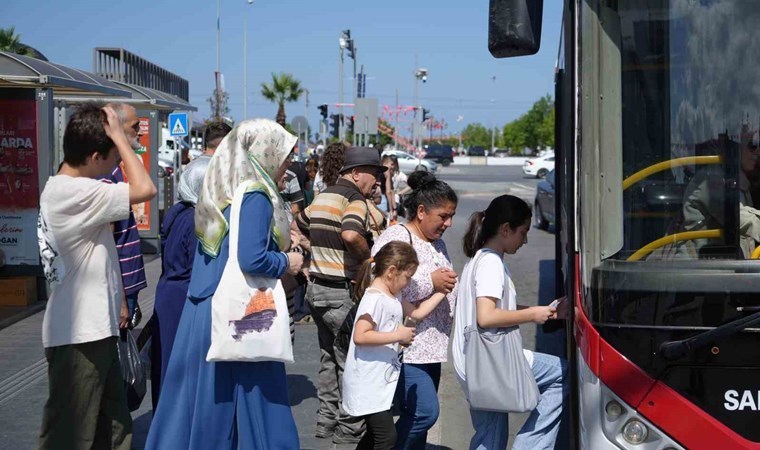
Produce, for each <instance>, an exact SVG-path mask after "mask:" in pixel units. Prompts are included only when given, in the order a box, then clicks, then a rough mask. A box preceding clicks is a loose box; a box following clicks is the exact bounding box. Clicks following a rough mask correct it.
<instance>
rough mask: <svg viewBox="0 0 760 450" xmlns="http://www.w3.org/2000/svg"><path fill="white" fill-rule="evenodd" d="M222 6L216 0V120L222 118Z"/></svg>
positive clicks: (214, 112) (220, 0) (219, 0)
mask: <svg viewBox="0 0 760 450" xmlns="http://www.w3.org/2000/svg"><path fill="white" fill-rule="evenodd" d="M221 8H222V0H217V1H216V73H215V74H214V86H215V89H214V97H215V98H216V111H212V113H213V114H214V118H215V119H216V120H219V119H221V116H222V113H221V110H220V109H219V101H220V100H221V95H219V77H220V76H221V68H220V66H221V64H220V62H221V56H220V54H221V45H220V41H221V33H222V30H221V21H222V19H221V15H220V13H221Z"/></svg>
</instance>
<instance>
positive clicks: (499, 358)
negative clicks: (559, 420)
mask: <svg viewBox="0 0 760 450" xmlns="http://www.w3.org/2000/svg"><path fill="white" fill-rule="evenodd" d="M482 255H483V252H482V251H481V252H479V253H478V254H477V255H476V256H475V258H474V259H473V261H472V279H471V280H470V284H471V286H470V291H471V296H472V318H473V319H472V324H470V325H468V326H467V327H466V328H465V329H464V359H465V375H466V376H465V394H466V396H467V400H468V401H469V402H470V407H471V408H472V409H477V410H483V411H494V412H507V413H510V412H514V413H521V412H528V411H532V410H533V409H535V408H536V405H537V404H538V397H539V392H538V385H537V384H536V379H535V377H534V376H533V371H532V370H531V367H530V365H529V364H528V360H527V359H526V358H525V354H524V353H523V346H522V337H521V336H520V328H519V327H518V326H513V327H508V328H498V329H494V330H484V329H481V328H479V327H478V313H477V297H476V296H475V271H476V270H477V264H478V262H479V261H480V258H481V257H482ZM506 289H507V288H506V286H505V293H506ZM502 295H504V294H502Z"/></svg>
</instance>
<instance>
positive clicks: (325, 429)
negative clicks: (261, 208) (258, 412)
mask: <svg viewBox="0 0 760 450" xmlns="http://www.w3.org/2000/svg"><path fill="white" fill-rule="evenodd" d="M385 170H387V169H386V167H384V166H383V165H382V164H380V157H379V155H378V152H377V150H376V149H373V148H368V147H351V148H349V149H348V150H347V151H346V156H345V162H344V164H343V168H341V170H340V178H338V181H337V183H336V184H335V185H333V186H330V187H328V188H327V189H325V191H324V192H322V193H321V194H319V196H318V197H316V198H315V199H314V202H313V203H312V204H311V205H310V206H309V207H308V208H306V209H305V210H304V211H302V212H301V214H299V216H298V219H297V223H298V227H299V229H300V230H301V232H302V233H303V234H304V235H305V236H307V237H308V238H309V240H310V241H311V265H310V267H309V286H308V288H307V290H306V301H307V303H308V304H309V309H310V310H311V314H312V318H313V319H314V323H315V324H316V325H317V330H318V334H319V348H320V351H321V357H320V362H321V364H320V369H319V386H318V388H317V396H318V397H319V412H318V414H317V431H316V436H317V437H320V438H328V437H330V436H332V437H333V442H334V443H337V444H348V443H356V442H358V441H359V439H360V437H361V433H362V431H363V430H362V429H363V424H362V422H361V420H359V419H356V418H352V417H351V416H349V415H348V414H346V412H345V411H343V409H342V408H341V406H340V405H341V392H340V387H341V381H342V378H343V367H344V364H345V361H346V354H345V351H344V350H341V349H340V348H338V347H337V346H336V345H335V337H336V335H337V333H338V330H339V329H340V327H341V325H342V324H343V321H344V320H345V318H346V315H347V314H348V312H349V310H350V309H351V307H352V306H353V304H354V302H353V298H352V293H353V282H354V279H355V278H356V272H357V270H358V269H359V266H360V265H361V263H362V262H363V261H364V260H366V259H368V258H369V257H370V246H369V244H368V241H367V236H368V235H370V227H369V223H368V222H369V211H368V209H367V202H366V198H367V197H368V196H369V195H370V194H371V193H372V190H373V189H374V187H375V185H376V184H377V176H378V174H380V173H382V172H384V171H385Z"/></svg>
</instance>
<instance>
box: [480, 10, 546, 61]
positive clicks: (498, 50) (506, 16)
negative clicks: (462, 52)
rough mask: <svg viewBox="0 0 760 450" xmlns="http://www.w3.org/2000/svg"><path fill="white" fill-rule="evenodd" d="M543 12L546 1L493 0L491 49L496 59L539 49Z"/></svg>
mask: <svg viewBox="0 0 760 450" xmlns="http://www.w3.org/2000/svg"><path fill="white" fill-rule="evenodd" d="M543 12H544V1H543V0H490V5H489V8H488V50H489V51H490V52H491V54H492V55H493V56H494V57H495V58H510V57H512V56H523V55H533V54H535V53H536V52H538V49H539V48H540V47H541V22H542V17H541V16H542V14H543Z"/></svg>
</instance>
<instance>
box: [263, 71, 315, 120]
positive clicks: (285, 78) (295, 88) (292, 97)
mask: <svg viewBox="0 0 760 450" xmlns="http://www.w3.org/2000/svg"><path fill="white" fill-rule="evenodd" d="M303 94H304V89H303V88H302V87H301V82H300V81H298V80H296V79H295V78H294V77H293V75H292V74H289V73H283V72H281V73H280V74H279V75H278V74H274V73H273V74H272V83H271V84H270V83H261V95H262V97H264V98H265V99H267V100H269V101H270V102H272V103H277V116H276V117H275V120H276V121H277V123H279V124H280V125H282V126H285V119H286V116H285V103H290V102H296V101H298V99H299V98H301V96H302V95H303Z"/></svg>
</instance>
